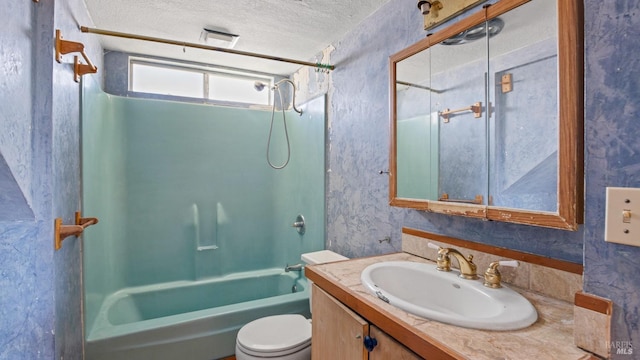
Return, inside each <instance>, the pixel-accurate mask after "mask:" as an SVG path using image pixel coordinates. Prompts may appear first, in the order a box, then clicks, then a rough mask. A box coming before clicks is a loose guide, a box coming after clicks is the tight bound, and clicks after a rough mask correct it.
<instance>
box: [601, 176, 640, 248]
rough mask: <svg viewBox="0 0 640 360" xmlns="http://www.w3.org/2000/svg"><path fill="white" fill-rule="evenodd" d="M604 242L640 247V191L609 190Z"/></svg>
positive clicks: (610, 188) (635, 189)
mask: <svg viewBox="0 0 640 360" xmlns="http://www.w3.org/2000/svg"><path fill="white" fill-rule="evenodd" d="M625 215H626V216H625ZM604 240H605V241H607V242H614V243H618V244H626V245H633V246H640V189H638V188H620V187H608V188H607V206H606V215H605V227H604Z"/></svg>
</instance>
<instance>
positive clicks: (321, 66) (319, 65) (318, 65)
mask: <svg viewBox="0 0 640 360" xmlns="http://www.w3.org/2000/svg"><path fill="white" fill-rule="evenodd" d="M80 31H82V32H84V33H91V34H98V35H106V36H115V37H121V38H126V39H134V40H144V41H151V42H157V43H162V44H169V45H178V46H182V47H192V48H197V49H203V50H211V51H220V52H225V53H229V54H236V55H243V56H250V57H256V58H260V59H267V60H274V61H281V62H287V63H291V64H297V65H304V66H311V67H315V68H318V69H323V70H333V69H335V66H333V65H328V64H322V63H312V62H308V61H301V60H294V59H287V58H282V57H277V56H270V55H263V54H257V53H252V52H247V51H239V50H233V49H226V48H221V47H217V46H207V45H201V44H195V43H188V42H184V41H175V40H168V39H162V38H156V37H150V36H143V35H135V34H128V33H123V32H117V31H110V30H102V29H96V28H89V27H86V26H80Z"/></svg>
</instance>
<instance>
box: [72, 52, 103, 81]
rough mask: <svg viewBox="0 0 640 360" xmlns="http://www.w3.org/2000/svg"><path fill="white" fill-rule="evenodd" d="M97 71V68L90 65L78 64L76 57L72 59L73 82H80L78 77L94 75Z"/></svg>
mask: <svg viewBox="0 0 640 360" xmlns="http://www.w3.org/2000/svg"><path fill="white" fill-rule="evenodd" d="M97 71H98V68H97V67H95V66H93V64H92V65H86V64H82V63H80V60H78V56H77V55H76V56H74V57H73V80H75V82H79V81H80V77H81V76H82V75H86V74H95V73H96V72H97Z"/></svg>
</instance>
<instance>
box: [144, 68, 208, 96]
mask: <svg viewBox="0 0 640 360" xmlns="http://www.w3.org/2000/svg"><path fill="white" fill-rule="evenodd" d="M131 71H132V76H131V90H132V91H138V92H145V93H152V94H162V95H173V96H187V97H197V98H202V97H204V96H203V95H204V76H203V73H202V72H195V71H190V70H185V69H180V68H170V67H164V66H155V65H147V64H139V63H133V64H132V66H131Z"/></svg>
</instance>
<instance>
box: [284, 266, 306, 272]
mask: <svg viewBox="0 0 640 360" xmlns="http://www.w3.org/2000/svg"><path fill="white" fill-rule="evenodd" d="M284 271H285V272H289V271H302V264H296V265H289V264H287V266H285V267H284Z"/></svg>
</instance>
